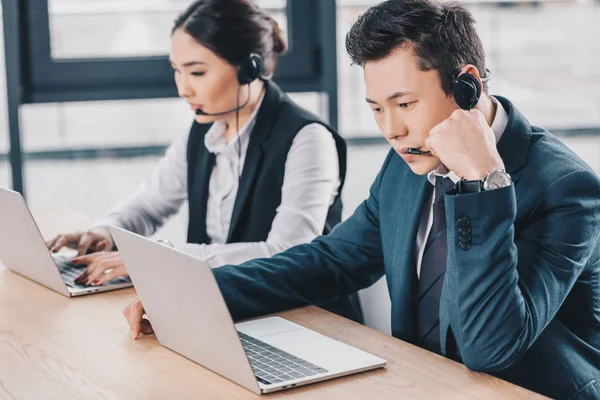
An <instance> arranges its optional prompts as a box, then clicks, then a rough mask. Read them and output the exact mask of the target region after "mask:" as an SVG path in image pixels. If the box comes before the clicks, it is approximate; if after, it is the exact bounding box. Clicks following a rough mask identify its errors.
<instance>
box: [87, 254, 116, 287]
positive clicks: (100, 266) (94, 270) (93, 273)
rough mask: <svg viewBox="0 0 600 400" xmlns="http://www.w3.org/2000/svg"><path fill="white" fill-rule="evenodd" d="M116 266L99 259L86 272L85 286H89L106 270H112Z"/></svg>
mask: <svg viewBox="0 0 600 400" xmlns="http://www.w3.org/2000/svg"><path fill="white" fill-rule="evenodd" d="M116 266H117V265H115V263H114V262H111V261H109V260H106V259H99V260H96V261H94V262H93V263H92V264H91V265H90V267H91V268H90V267H88V268H90V269H91V270H90V271H89V272H88V276H87V278H85V283H86V285H91V284H92V282H94V281H95V280H96V279H98V278H100V276H102V274H103V273H104V272H106V270H109V269H113V268H115V267H116Z"/></svg>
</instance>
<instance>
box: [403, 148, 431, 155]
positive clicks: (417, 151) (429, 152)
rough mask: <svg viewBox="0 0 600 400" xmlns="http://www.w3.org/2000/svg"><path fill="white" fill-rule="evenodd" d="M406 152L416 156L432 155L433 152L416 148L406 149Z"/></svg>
mask: <svg viewBox="0 0 600 400" xmlns="http://www.w3.org/2000/svg"><path fill="white" fill-rule="evenodd" d="M406 152H407V153H408V154H416V155H421V154H431V151H429V150H426V151H423V150H419V149H415V148H414V147H409V148H408V149H406Z"/></svg>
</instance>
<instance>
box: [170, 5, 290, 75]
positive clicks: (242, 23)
mask: <svg viewBox="0 0 600 400" xmlns="http://www.w3.org/2000/svg"><path fill="white" fill-rule="evenodd" d="M178 29H182V30H183V31H185V32H186V33H188V34H189V35H191V36H192V37H193V38H194V39H196V41H197V42H198V43H200V44H201V45H203V46H204V47H207V48H208V49H210V50H212V51H213V52H214V53H215V54H217V55H218V56H219V57H221V58H222V59H224V60H225V61H227V62H228V63H229V64H231V65H234V66H239V65H241V64H242V62H243V61H245V60H246V59H247V58H248V56H249V55H250V54H251V53H256V54H259V55H260V56H261V57H262V59H263V60H264V64H265V68H266V69H267V71H264V72H265V74H270V73H271V72H272V71H271V69H272V68H274V66H275V62H276V60H277V56H278V55H279V54H281V53H283V52H284V51H285V50H286V49H287V43H286V41H285V39H284V37H283V34H282V32H281V30H280V29H279V25H278V24H277V22H275V20H274V19H273V18H272V17H271V16H270V15H269V14H268V13H267V12H266V11H264V10H262V9H260V8H259V7H257V6H256V5H255V4H254V3H253V2H252V1H251V0H197V1H194V2H193V3H192V4H191V5H190V6H189V7H188V9H187V10H186V11H184V12H183V13H182V14H181V15H180V16H179V17H178V18H177V19H176V20H175V25H174V27H173V32H175V31H176V30H178Z"/></svg>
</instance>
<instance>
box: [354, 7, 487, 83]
mask: <svg viewBox="0 0 600 400" xmlns="http://www.w3.org/2000/svg"><path fill="white" fill-rule="evenodd" d="M403 47H404V48H406V49H410V50H412V52H413V54H414V55H415V56H416V57H417V59H418V60H419V68H420V69H421V70H422V71H431V70H433V71H437V73H438V75H439V78H440V82H441V85H442V89H443V90H444V92H445V93H446V94H447V95H451V94H452V75H453V74H454V72H455V71H456V69H457V68H460V67H463V66H464V65H465V64H473V65H474V66H476V67H477V69H478V70H479V73H480V74H481V76H482V77H485V53H484V51H483V45H482V44H481V40H480V39H479V35H478V34H477V31H476V29H475V20H474V19H473V16H472V15H471V13H470V12H469V11H468V10H467V9H466V8H464V7H463V6H461V5H459V4H457V3H446V2H443V3H442V2H438V1H436V0H388V1H384V2H382V3H379V4H377V5H375V6H372V7H371V8H369V9H368V10H367V11H366V12H365V13H364V14H362V15H361V16H360V17H359V18H358V20H357V21H356V22H355V23H354V25H353V26H352V28H351V29H350V31H349V32H348V34H347V35H346V50H347V51H348V54H349V55H350V58H352V62H353V63H354V64H357V65H360V66H364V64H365V63H366V62H370V61H378V60H381V59H383V58H385V57H387V56H389V55H390V54H392V52H393V51H395V50H396V49H398V48H403ZM483 87H484V90H486V91H487V84H484V86H483Z"/></svg>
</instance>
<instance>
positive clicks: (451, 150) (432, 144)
mask: <svg viewBox="0 0 600 400" xmlns="http://www.w3.org/2000/svg"><path fill="white" fill-rule="evenodd" d="M425 144H426V146H427V148H428V149H429V150H431V152H432V154H433V155H435V156H436V157H438V158H439V159H440V161H441V162H442V164H444V166H445V167H446V168H447V169H448V170H449V171H454V173H455V174H456V175H458V176H459V177H461V178H464V179H467V180H477V179H483V178H485V177H486V175H487V174H488V172H490V171H492V170H493V169H494V168H498V169H504V162H503V161H502V158H500V154H498V150H497V149H496V137H495V135H494V132H493V131H492V128H490V126H489V125H488V124H487V122H486V120H485V117H484V116H483V114H482V113H481V112H480V111H479V110H477V109H474V110H471V111H465V110H456V111H454V112H453V113H452V115H451V116H450V118H448V119H447V120H445V121H444V122H442V123H440V124H439V125H437V126H435V127H434V128H433V129H432V130H431V131H430V132H429V137H428V138H427V140H425Z"/></svg>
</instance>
